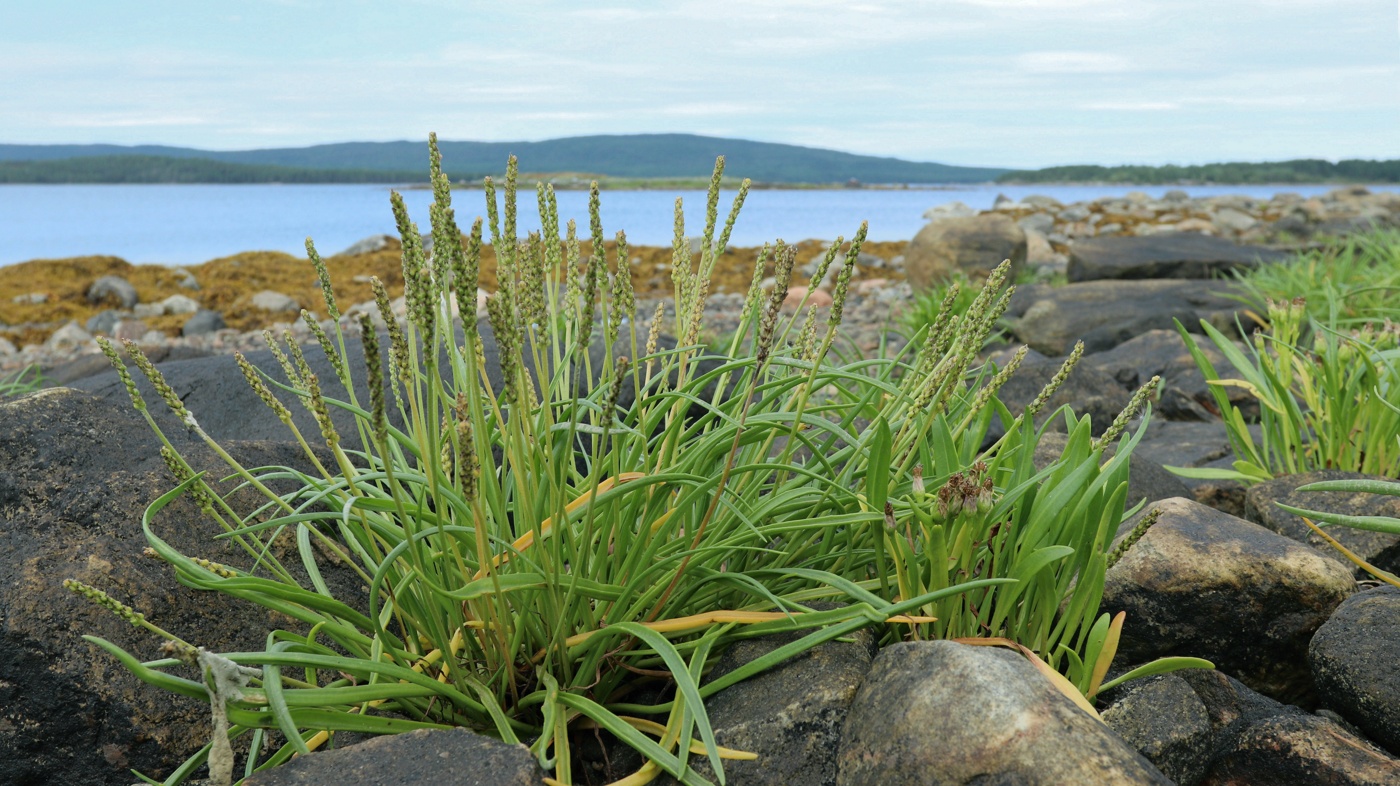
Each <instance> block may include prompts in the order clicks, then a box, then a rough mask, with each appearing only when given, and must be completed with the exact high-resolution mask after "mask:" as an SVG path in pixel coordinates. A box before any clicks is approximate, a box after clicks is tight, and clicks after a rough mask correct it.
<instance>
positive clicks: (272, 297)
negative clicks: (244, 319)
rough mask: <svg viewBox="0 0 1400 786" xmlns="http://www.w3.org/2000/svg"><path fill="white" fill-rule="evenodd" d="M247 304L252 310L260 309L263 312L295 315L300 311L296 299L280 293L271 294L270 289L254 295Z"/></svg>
mask: <svg viewBox="0 0 1400 786" xmlns="http://www.w3.org/2000/svg"><path fill="white" fill-rule="evenodd" d="M248 302H249V303H251V304H252V306H253V308H260V309H262V310H263V311H272V312H284V311H286V312H293V313H295V312H297V311H300V310H301V306H300V304H298V303H297V301H296V298H293V297H291V296H290V295H284V294H282V293H281V292H273V291H272V290H270V289H264V290H262V291H261V292H258V293H255V294H254V295H253V296H252V297H251V298H250V299H249V301H248Z"/></svg>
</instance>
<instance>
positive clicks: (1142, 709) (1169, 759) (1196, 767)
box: [1100, 674, 1213, 786]
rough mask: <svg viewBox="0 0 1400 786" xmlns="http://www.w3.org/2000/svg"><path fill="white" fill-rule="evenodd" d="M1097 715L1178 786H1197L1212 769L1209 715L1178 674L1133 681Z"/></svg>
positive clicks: (1194, 692) (1120, 687)
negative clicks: (1210, 768)
mask: <svg viewBox="0 0 1400 786" xmlns="http://www.w3.org/2000/svg"><path fill="white" fill-rule="evenodd" d="M1100 714H1101V715H1102V717H1103V722H1104V723H1106V724H1107V725H1108V727H1109V728H1110V729H1113V730H1114V731H1116V732H1118V734H1119V736H1121V737H1122V738H1123V739H1124V740H1126V741H1127V742H1128V744H1129V745H1131V746H1133V747H1134V748H1136V749H1137V751H1138V752H1139V753H1141V754H1142V755H1143V756H1144V757H1146V758H1147V760H1148V761H1150V762H1152V764H1153V765H1154V766H1156V767H1157V769H1159V770H1161V771H1162V774H1163V775H1165V776H1167V777H1168V778H1171V779H1172V780H1173V781H1175V782H1176V784H1177V786H1195V785H1196V784H1197V783H1199V782H1200V780H1201V778H1202V777H1204V776H1205V774H1206V768H1207V767H1209V766H1210V759H1211V746H1210V741H1211V738H1212V734H1213V729H1212V728H1211V724H1210V714H1209V713H1208V712H1207V711H1206V706H1205V704H1204V703H1202V701H1201V699H1200V697H1199V696H1197V695H1196V691H1194V690H1192V688H1191V685H1190V684H1189V683H1188V682H1186V680H1184V679H1182V678H1181V677H1180V676H1179V675H1177V674H1163V675H1159V676H1156V677H1146V678H1143V679H1137V680H1132V681H1131V682H1128V683H1125V684H1124V685H1121V686H1119V687H1118V688H1116V689H1115V690H1114V691H1113V694H1112V701H1111V703H1110V704H1109V705H1108V706H1107V707H1105V708H1104V709H1103V710H1102V711H1101V712H1100Z"/></svg>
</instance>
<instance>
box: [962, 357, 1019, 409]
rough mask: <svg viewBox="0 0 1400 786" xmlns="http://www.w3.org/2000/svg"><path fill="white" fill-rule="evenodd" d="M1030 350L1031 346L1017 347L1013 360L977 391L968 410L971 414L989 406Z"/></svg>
mask: <svg viewBox="0 0 1400 786" xmlns="http://www.w3.org/2000/svg"><path fill="white" fill-rule="evenodd" d="M1029 351H1030V347H1027V346H1024V345H1023V346H1022V347H1021V348H1020V349H1017V350H1016V354H1015V355H1012V356H1011V360H1010V361H1009V362H1008V363H1007V364H1006V367H1005V368H1003V369H1001V370H1000V371H998V372H997V373H996V376H993V377H992V381H991V382H988V383H987V384H986V385H984V386H983V387H982V389H981V390H979V391H977V398H976V399H974V400H973V402H972V408H971V409H969V410H968V412H969V413H970V414H971V413H977V412H980V411H982V407H985V406H987V402H988V401H991V400H992V396H994V395H996V392H997V391H998V390H1000V389H1001V386H1002V385H1005V384H1006V381H1007V380H1008V379H1011V375H1012V374H1015V373H1016V369H1018V368H1020V367H1021V362H1022V361H1023V360H1025V359H1026V353H1027V352H1029Z"/></svg>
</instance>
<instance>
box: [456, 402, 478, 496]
mask: <svg viewBox="0 0 1400 786" xmlns="http://www.w3.org/2000/svg"><path fill="white" fill-rule="evenodd" d="M454 412H455V414H456V416H457V423H456V428H455V431H456V434H457V455H458V459H457V466H456V468H457V488H458V489H460V490H461V492H462V498H463V499H465V500H466V501H467V502H468V503H470V502H472V501H474V500H475V499H476V490H477V478H478V477H479V476H480V475H481V462H480V460H478V458H477V455H476V436H475V433H474V431H473V430H472V419H471V411H470V408H469V407H468V402H467V394H466V393H458V394H457V401H456V406H455V407H454Z"/></svg>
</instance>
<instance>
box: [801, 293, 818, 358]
mask: <svg viewBox="0 0 1400 786" xmlns="http://www.w3.org/2000/svg"><path fill="white" fill-rule="evenodd" d="M797 350H798V352H799V353H800V356H801V358H802V359H803V360H806V361H813V360H816V358H817V307H816V306H808V307H807V318H806V319H804V320H803V322H802V333H801V337H800V338H799V339H798V343H797Z"/></svg>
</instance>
